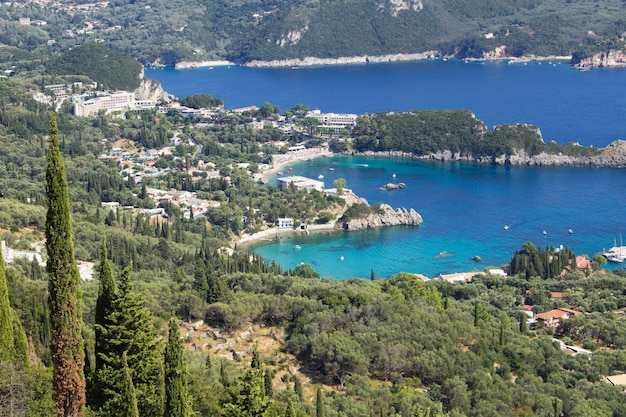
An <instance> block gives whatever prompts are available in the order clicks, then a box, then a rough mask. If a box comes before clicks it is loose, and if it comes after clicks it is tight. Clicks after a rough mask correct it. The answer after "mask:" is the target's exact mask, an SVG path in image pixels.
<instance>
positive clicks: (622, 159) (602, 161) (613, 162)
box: [360, 140, 626, 168]
mask: <svg viewBox="0 0 626 417" xmlns="http://www.w3.org/2000/svg"><path fill="white" fill-rule="evenodd" d="M360 155H364V156H381V157H388V158H405V159H422V160H428V161H442V162H444V161H446V162H454V161H465V162H476V163H479V164H490V165H528V166H579V167H606V168H623V167H626V140H616V141H614V142H612V143H610V144H609V145H608V146H607V147H606V148H604V149H602V152H601V153H600V154H599V155H596V156H569V155H563V154H548V153H545V152H542V153H540V154H537V155H529V154H528V153H527V152H526V151H524V150H519V149H514V150H513V151H512V152H511V153H509V154H503V155H498V156H473V155H465V154H460V153H455V152H451V151H441V152H435V153H431V154H428V155H423V156H416V155H413V154H411V153H407V152H400V151H389V152H369V151H368V152H363V153H361V154H360Z"/></svg>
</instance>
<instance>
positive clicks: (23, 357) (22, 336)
mask: <svg viewBox="0 0 626 417" xmlns="http://www.w3.org/2000/svg"><path fill="white" fill-rule="evenodd" d="M13 347H14V349H15V360H14V363H15V364H16V365H19V366H21V367H22V368H24V369H26V368H28V367H29V366H30V352H29V350H28V339H27V338H26V332H25V331H24V328H23V327H22V322H21V321H20V319H19V317H17V315H16V314H15V311H14V312H13Z"/></svg>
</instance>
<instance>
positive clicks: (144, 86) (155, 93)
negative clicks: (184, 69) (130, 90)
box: [135, 77, 170, 101]
mask: <svg viewBox="0 0 626 417" xmlns="http://www.w3.org/2000/svg"><path fill="white" fill-rule="evenodd" d="M169 99H170V97H169V94H167V93H166V92H165V90H163V87H161V83H160V82H158V81H156V80H153V79H151V78H145V77H143V78H142V79H141V82H140V83H139V87H137V89H136V90H135V100H149V101H159V100H165V101H169Z"/></svg>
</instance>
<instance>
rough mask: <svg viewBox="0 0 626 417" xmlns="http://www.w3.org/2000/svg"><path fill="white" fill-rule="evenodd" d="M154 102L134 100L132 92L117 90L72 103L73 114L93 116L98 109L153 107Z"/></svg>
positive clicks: (114, 109)
mask: <svg viewBox="0 0 626 417" xmlns="http://www.w3.org/2000/svg"><path fill="white" fill-rule="evenodd" d="M155 104H156V103H155V102H154V101H147V100H145V101H138V100H135V96H134V94H133V93H129V92H127V91H117V92H115V93H108V94H104V95H101V96H98V97H94V98H90V99H89V100H80V101H77V102H76V103H75V104H74V114H75V115H76V116H82V117H86V116H93V115H94V114H97V113H98V112H99V111H100V110H105V111H106V112H107V113H109V112H112V111H124V110H146V109H153V108H154V106H155Z"/></svg>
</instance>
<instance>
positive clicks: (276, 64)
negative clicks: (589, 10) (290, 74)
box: [174, 51, 572, 70]
mask: <svg viewBox="0 0 626 417" xmlns="http://www.w3.org/2000/svg"><path fill="white" fill-rule="evenodd" d="M571 58H572V56H571V55H562V56H561V55H547V56H537V55H525V56H521V57H494V58H490V57H485V58H455V57H453V56H447V55H442V54H441V53H440V52H439V51H426V52H419V53H406V54H405V53H398V54H387V55H375V56H371V55H359V56H351V57H337V58H318V57H312V56H309V57H305V58H303V59H300V58H291V59H274V60H270V61H262V60H252V61H249V62H245V63H242V64H237V63H235V62H232V61H226V60H215V61H198V62H193V61H181V62H177V63H176V64H175V66H174V69H181V70H182V69H196V68H204V67H224V66H231V65H233V66H240V67H247V68H287V67H292V68H294V69H297V68H299V67H326V66H338V65H364V64H384V63H393V62H410V61H427V60H433V59H450V60H452V59H455V60H459V61H467V62H506V63H508V64H519V63H528V62H538V61H570V60H571Z"/></svg>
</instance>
